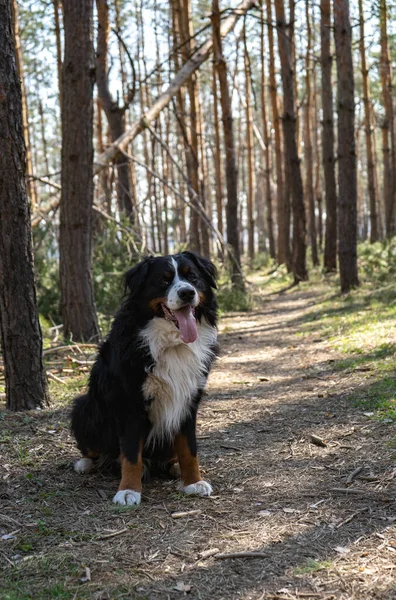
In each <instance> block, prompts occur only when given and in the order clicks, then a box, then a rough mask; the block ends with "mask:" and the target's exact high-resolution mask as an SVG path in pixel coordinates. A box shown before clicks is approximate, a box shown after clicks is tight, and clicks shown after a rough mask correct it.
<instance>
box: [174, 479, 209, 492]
mask: <svg viewBox="0 0 396 600" xmlns="http://www.w3.org/2000/svg"><path fill="white" fill-rule="evenodd" d="M181 490H182V492H184V493H185V494H188V495H190V494H195V495H196V496H210V495H211V494H212V492H213V488H212V486H211V485H210V483H208V482H207V481H204V480H203V479H201V481H197V482H196V483H190V485H186V486H182V488H181Z"/></svg>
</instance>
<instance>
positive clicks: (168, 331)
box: [141, 317, 217, 441]
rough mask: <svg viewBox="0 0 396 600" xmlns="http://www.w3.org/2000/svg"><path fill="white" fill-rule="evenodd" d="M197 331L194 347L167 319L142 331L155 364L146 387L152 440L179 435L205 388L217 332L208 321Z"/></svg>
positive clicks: (199, 326)
mask: <svg viewBox="0 0 396 600" xmlns="http://www.w3.org/2000/svg"><path fill="white" fill-rule="evenodd" d="M197 328H198V337H197V339H196V340H195V342H193V343H192V344H185V343H184V342H183V341H182V340H181V338H180V334H179V331H178V330H177V329H176V327H175V325H174V324H173V323H170V322H169V321H167V320H165V319H161V318H157V317H156V318H154V319H152V320H151V321H150V322H149V324H148V325H147V326H146V327H145V328H144V329H143V331H142V334H141V335H142V338H143V341H144V344H147V345H148V346H149V348H150V352H151V354H152V356H153V358H154V361H155V367H154V368H153V369H152V370H151V371H150V373H148V374H147V378H146V380H145V382H144V384H143V395H144V397H145V399H146V400H147V401H148V415H149V419H150V421H151V423H152V426H153V427H152V431H151V433H150V436H149V441H151V440H153V439H161V438H164V437H167V436H172V435H173V434H174V433H175V432H177V431H178V429H179V427H180V425H181V422H182V421H183V419H184V418H185V417H186V416H187V413H188V411H189V409H190V406H191V401H192V398H193V397H194V395H195V394H196V392H197V391H198V389H202V388H203V387H204V385H205V369H206V367H207V364H208V361H209V360H210V359H211V358H212V356H213V352H212V350H211V347H212V346H213V344H215V343H216V339H217V330H216V328H215V327H212V326H211V325H209V324H208V323H207V321H202V323H201V324H200V323H198V324H197Z"/></svg>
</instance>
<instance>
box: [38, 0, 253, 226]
mask: <svg viewBox="0 0 396 600" xmlns="http://www.w3.org/2000/svg"><path fill="white" fill-rule="evenodd" d="M255 5H256V0H242V2H241V3H240V4H239V5H238V6H237V7H236V8H235V9H234V10H233V11H232V14H231V15H230V16H229V17H227V18H226V19H225V20H224V22H223V24H222V26H221V30H220V34H221V37H223V38H224V37H225V36H226V35H228V34H229V33H230V32H231V31H233V29H234V28H235V25H236V24H237V22H238V20H239V19H240V18H241V17H243V16H244V15H245V14H246V13H247V12H248V11H249V10H250V9H251V8H253V6H255ZM212 49H213V39H212V37H209V38H208V39H207V40H206V41H205V42H204V43H203V44H202V46H200V47H199V48H198V49H197V50H196V51H195V52H194V53H193V55H192V56H191V57H190V58H189V60H187V61H186V62H185V63H184V65H183V66H182V67H181V69H180V71H179V72H178V73H177V74H176V76H175V77H174V78H173V80H172V81H171V82H170V84H169V86H168V88H167V89H166V90H165V91H164V92H163V93H162V94H161V95H160V96H159V98H157V100H156V101H155V102H154V103H153V104H152V106H151V107H150V108H149V110H148V111H147V112H146V113H144V114H143V115H141V117H140V118H139V119H138V120H137V121H135V122H134V123H133V124H132V125H131V127H130V128H129V129H128V130H127V131H125V133H123V134H122V135H121V136H120V137H119V138H118V139H117V140H115V142H113V143H112V144H111V145H110V146H109V147H108V148H107V149H106V150H105V152H103V153H102V154H101V155H100V156H99V157H98V159H97V160H96V161H95V165H94V175H97V174H98V173H99V172H100V171H101V170H102V169H103V168H104V167H107V166H108V165H109V164H110V163H111V162H113V161H114V159H115V158H116V157H117V156H118V154H120V152H122V151H126V150H127V148H128V146H129V144H130V143H131V142H132V141H133V140H134V139H135V138H136V137H137V136H138V135H139V133H141V132H142V131H143V130H144V129H145V128H146V127H147V124H148V123H151V122H152V121H154V120H155V119H156V118H157V117H158V115H159V114H160V112H161V111H162V110H163V109H164V108H165V107H166V106H168V104H169V103H170V101H171V100H172V98H173V97H174V96H175V95H176V94H177V92H178V91H179V90H180V88H181V87H182V85H183V84H184V83H185V82H186V81H187V80H188V79H189V78H190V77H191V75H192V74H193V73H195V71H196V70H197V69H199V67H200V66H201V65H202V64H203V63H204V62H205V61H206V60H207V59H208V58H209V56H210V54H211V52H212ZM58 204H59V200H58V199H57V200H54V201H53V202H51V203H50V204H48V205H46V206H45V207H44V206H43V207H41V209H40V212H39V213H38V214H37V215H34V217H33V220H32V227H36V226H37V225H38V224H39V223H40V221H41V219H42V216H41V215H44V214H47V213H48V212H50V211H51V210H52V209H54V208H56V207H57V206H58Z"/></svg>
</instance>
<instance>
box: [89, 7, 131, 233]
mask: <svg viewBox="0 0 396 600" xmlns="http://www.w3.org/2000/svg"><path fill="white" fill-rule="evenodd" d="M96 6H97V12H98V40H97V49H96V84H97V86H98V94H99V98H100V102H101V105H102V108H103V110H104V112H105V113H106V117H107V120H108V123H109V127H110V133H111V139H112V141H113V142H114V141H115V140H116V139H118V138H119V137H120V136H121V135H122V134H123V133H124V132H125V111H126V109H127V108H128V106H129V102H130V100H131V99H132V98H126V99H125V103H123V104H122V105H120V104H119V102H118V101H116V100H115V99H114V98H113V97H112V95H111V93H110V88H109V82H108V59H107V54H108V36H109V30H110V23H109V6H108V3H107V0H96ZM131 93H132V94H133V93H134V91H133V90H132V91H131ZM115 164H116V166H117V199H118V208H119V211H120V213H121V214H124V215H127V216H128V218H129V219H130V221H131V222H132V223H134V221H135V215H134V210H133V198H132V182H131V171H130V167H129V161H128V159H127V158H126V157H125V156H124V155H123V154H119V155H118V156H117V158H116V159H115Z"/></svg>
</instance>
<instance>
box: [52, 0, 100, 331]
mask: <svg viewBox="0 0 396 600" xmlns="http://www.w3.org/2000/svg"><path fill="white" fill-rule="evenodd" d="M63 5H64V27H65V56H64V62H63V70H62V140H63V143H62V195H61V207H60V208H61V210H60V239H59V251H60V285H61V311H62V318H63V330H64V335H65V337H66V338H69V337H72V338H73V340H75V341H82V340H92V339H96V338H97V337H98V336H99V327H98V322H97V318H96V311H95V304H94V297H93V286H92V278H91V246H92V205H93V173H92V171H93V144H92V135H93V84H94V73H95V66H94V65H95V63H94V51H93V42H92V36H93V29H92V15H93V0H87V1H86V2H80V0H64V3H63Z"/></svg>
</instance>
